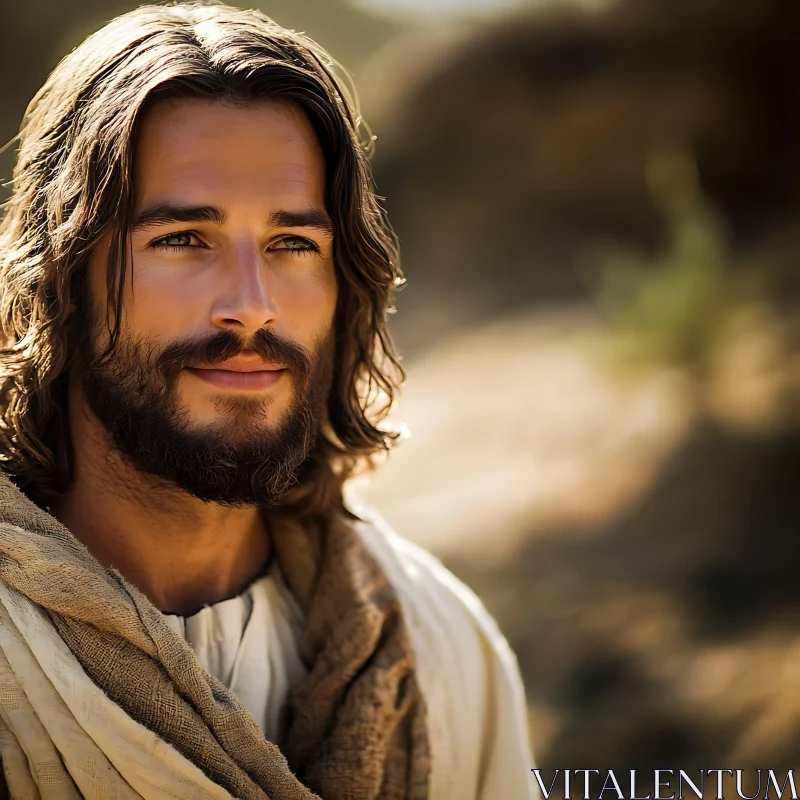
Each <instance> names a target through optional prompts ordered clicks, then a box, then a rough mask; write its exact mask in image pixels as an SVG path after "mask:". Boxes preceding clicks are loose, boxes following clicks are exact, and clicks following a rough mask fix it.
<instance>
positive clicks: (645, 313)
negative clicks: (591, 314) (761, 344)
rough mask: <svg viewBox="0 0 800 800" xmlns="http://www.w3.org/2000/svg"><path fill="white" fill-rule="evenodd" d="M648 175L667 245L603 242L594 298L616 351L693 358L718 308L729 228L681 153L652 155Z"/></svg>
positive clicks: (661, 358)
mask: <svg viewBox="0 0 800 800" xmlns="http://www.w3.org/2000/svg"><path fill="white" fill-rule="evenodd" d="M647 177H648V184H649V186H650V191H651V194H652V196H653V199H654V201H655V202H656V204H657V205H658V207H659V209H660V210H661V211H662V213H663V214H664V216H665V219H666V220H667V223H668V226H669V242H668V245H667V247H666V248H665V250H664V251H662V252H660V253H658V254H657V255H655V256H650V255H648V254H647V253H645V252H643V251H638V250H633V249H630V248H627V249H626V248H622V247H611V248H608V249H607V250H606V251H605V253H604V255H603V256H602V258H601V286H600V291H599V293H598V297H597V299H598V302H599V304H600V306H601V308H602V309H603V311H604V312H605V313H606V315H607V316H608V318H609V319H610V321H611V322H612V324H613V325H614V328H615V331H614V335H613V347H614V353H615V355H616V356H618V357H619V358H621V359H623V360H624V361H626V362H628V361H634V362H637V363H639V362H642V361H644V362H655V363H664V362H672V363H676V362H677V363H682V364H690V365H697V364H698V363H699V362H701V361H702V360H703V357H704V355H705V352H706V348H707V344H708V342H709V338H710V334H711V332H712V331H713V329H714V327H715V324H716V323H717V321H718V318H719V312H720V310H721V305H722V293H723V287H724V279H725V265H726V262H727V260H728V239H727V234H726V231H725V228H724V225H723V224H722V221H721V220H720V218H719V216H718V214H717V213H716V212H715V211H714V209H713V208H711V207H710V205H709V204H708V202H707V201H706V200H705V198H704V197H703V196H702V193H701V192H700V190H699V186H698V181H697V175H696V170H695V168H694V164H693V163H692V162H691V161H690V160H689V159H687V158H686V157H685V156H683V155H682V154H680V153H675V152H671V153H664V154H659V155H657V156H655V157H653V158H652V159H651V162H650V164H649V165H648V175H647Z"/></svg>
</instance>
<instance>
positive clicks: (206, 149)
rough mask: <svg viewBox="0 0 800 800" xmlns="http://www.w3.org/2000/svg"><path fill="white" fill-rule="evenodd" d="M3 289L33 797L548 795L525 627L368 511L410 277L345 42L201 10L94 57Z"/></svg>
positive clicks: (4, 616)
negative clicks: (517, 628)
mask: <svg viewBox="0 0 800 800" xmlns="http://www.w3.org/2000/svg"><path fill="white" fill-rule="evenodd" d="M0 271H1V273H2V275H1V279H2V286H3V293H2V296H1V297H0V325H1V326H2V333H3V339H4V349H3V351H2V356H1V358H0V363H1V364H2V372H1V373H0V381H1V383H0V396H2V404H0V408H2V414H1V415H0V437H2V438H1V442H2V459H3V461H2V467H3V473H4V477H2V479H0V689H1V690H0V757H2V764H3V775H4V779H5V783H6V788H5V791H6V792H7V794H8V795H9V796H10V797H12V798H15V797H19V798H22V797H42V798H51V797H52V798H62V797H64V798H67V797H69V798H75V797H91V798H106V797H120V798H133V797H145V798H166V797H187V798H188V797H191V798H201V797H202V798H231V797H237V798H266V797H269V798H273V800H295V798H297V799H300V798H305V799H308V798H313V797H318V796H319V797H323V798H325V800H337V799H338V798H341V800H361V799H362V798H363V799H364V800H366V799H367V798H436V799H437V800H444V799H446V798H452V799H453V800H466V799H467V798H483V799H485V800H500V799H501V798H502V800H515V799H516V798H523V797H528V796H530V792H531V790H530V785H531V784H530V768H531V766H532V765H531V763H530V759H529V756H528V750H527V738H526V726H525V722H524V698H523V693H522V689H521V684H520V681H519V676H518V672H517V668H516V664H515V661H514V658H513V655H512V654H511V653H510V651H509V650H508V647H507V645H506V643H505V641H504V640H503V638H502V636H501V635H500V634H499V632H498V631H497V629H496V627H495V626H494V623H493V622H492V620H491V619H490V618H488V616H487V615H486V613H485V611H484V610H483V609H482V607H481V606H480V604H479V602H478V601H477V600H476V598H475V597H474V596H473V595H472V594H470V593H469V592H468V590H467V589H465V588H464V587H463V586H462V585H461V584H459V583H458V582H457V581H456V580H455V579H454V578H453V577H452V576H451V575H450V574H449V573H447V572H446V571H445V570H444V569H443V568H442V567H441V565H439V564H438V562H436V561H435V560H434V559H432V558H431V557H430V556H428V555H427V554H425V553H424V552H421V551H420V550H419V549H418V548H415V547H413V546H412V545H410V544H408V543H407V542H405V541H404V540H402V539H400V538H399V537H397V536H396V535H395V534H394V533H393V532H391V531H389V530H387V529H386V526H385V525H384V524H383V523H382V522H380V520H379V519H378V518H377V517H376V516H375V515H374V514H373V513H372V512H370V511H369V510H366V509H348V508H346V507H345V504H344V502H343V499H342V485H343V483H344V481H345V480H346V479H347V478H349V477H350V476H351V475H353V474H354V472H356V471H357V470H359V469H361V468H364V467H368V466H370V464H371V463H372V460H373V458H374V456H375V455H376V454H378V453H380V452H381V451H386V450H388V449H389V448H390V446H391V445H392V443H393V441H394V438H395V436H394V435H393V434H392V433H391V432H390V431H387V430H385V429H383V428H381V427H380V423H381V422H382V421H383V420H384V419H385V416H386V414H387V412H388V409H389V407H390V405H391V401H392V399H393V396H394V393H395V390H396V388H397V385H398V383H399V379H400V378H401V377H402V374H401V372H400V370H399V366H398V364H397V359H396V356H395V354H394V351H393V348H392V344H391V341H390V339H389V336H388V334H387V330H386V327H385V318H386V312H387V309H388V306H389V303H390V302H391V293H392V290H393V288H394V287H395V285H396V284H397V283H398V281H399V279H400V273H399V269H398V266H397V254H396V252H395V247H394V241H393V239H392V236H391V234H390V231H389V228H388V227H387V226H386V224H385V223H384V220H383V217H382V213H381V212H380V210H379V208H378V206H377V204H376V200H375V197H374V195H373V193H372V189H371V185H370V177H369V167H368V161H367V155H366V148H365V146H364V144H363V143H362V142H361V141H360V139H359V121H358V116H357V110H356V108H355V106H354V104H353V102H352V100H351V99H350V95H349V93H348V92H347V90H346V88H345V87H344V86H343V85H342V84H341V83H340V81H339V80H338V79H337V78H336V76H335V73H334V71H333V67H332V63H331V61H330V59H329V57H328V56H327V54H326V53H325V52H324V51H323V50H322V49H321V48H319V47H318V46H317V45H315V44H314V43H312V42H310V41H309V40H308V39H306V38H304V37H303V36H300V35H298V34H295V33H293V32H289V31H286V30H284V29H282V28H280V27H279V26H277V25H276V24H275V23H273V22H271V21H270V20H269V19H267V18H266V17H264V16H262V15H261V14H259V13H257V12H245V11H239V10H236V9H232V8H229V7H226V6H202V5H196V4H188V5H176V6H170V7H158V6H150V7H144V8H141V9H139V10H138V11H135V12H133V13H131V14H127V15H125V16H123V17H120V18H119V19H117V20H115V21H113V22H111V23H110V24H109V25H107V26H106V27H105V28H103V29H102V30H101V31H99V32H98V33H96V34H94V35H93V36H91V37H89V39H87V40H86V41H85V42H84V43H83V44H82V45H81V46H80V47H78V48H77V49H76V50H75V51H74V52H73V53H71V54H70V55H69V56H68V57H67V58H66V59H64V61H63V62H62V63H61V64H60V65H59V66H58V67H57V68H56V70H55V71H54V72H53V74H52V75H51V76H50V78H49V79H48V81H47V83H46V84H45V86H44V87H43V89H42V90H41V91H40V93H39V94H38V95H37V96H36V98H35V99H34V101H33V103H32V104H31V106H30V108H29V109H28V112H27V114H26V117H25V120H24V122H23V126H22V129H21V133H20V146H19V156H18V163H17V167H16V170H15V174H14V184H13V197H12V199H11V201H10V203H9V205H8V207H7V210H6V214H5V217H4V220H3V223H2V228H1V229H0Z"/></svg>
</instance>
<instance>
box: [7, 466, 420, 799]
mask: <svg viewBox="0 0 800 800" xmlns="http://www.w3.org/2000/svg"><path fill="white" fill-rule="evenodd" d="M273 542H274V547H275V554H276V557H277V558H278V559H279V563H280V566H281V569H282V571H283V574H284V575H285V577H286V581H287V583H288V585H289V587H290V588H291V590H292V592H293V593H294V595H295V597H296V598H297V600H298V602H299V603H300V605H301V607H302V608H303V610H304V612H305V614H306V618H307V626H306V629H305V631H304V633H303V636H302V638H301V642H300V652H301V657H302V658H303V660H304V661H305V663H306V665H307V666H308V668H309V675H308V677H307V678H306V679H305V680H304V681H302V683H300V684H299V685H297V686H296V687H294V689H293V690H292V693H291V696H290V701H289V709H290V712H289V713H290V723H289V730H288V734H287V738H286V742H285V743H283V750H282V751H281V749H279V747H278V746H277V745H275V744H273V743H271V742H268V741H266V740H265V739H264V737H263V735H262V734H261V732H260V730H259V728H258V726H257V725H256V723H255V721H254V720H253V719H252V717H251V716H250V714H249V713H248V712H247V710H246V709H245V708H244V706H243V705H242V704H241V703H240V702H239V701H238V700H237V698H236V697H234V696H233V695H232V694H231V693H230V692H229V691H228V690H227V689H226V687H225V686H224V685H223V684H222V683H221V682H219V681H218V680H217V679H216V678H214V677H212V676H210V675H208V674H207V673H206V672H205V670H203V668H202V667H201V666H200V664H199V663H198V662H197V659H196V658H195V656H194V653H193V651H192V650H191V648H190V647H189V646H188V645H187V644H186V642H185V641H184V640H183V639H181V637H179V636H177V635H176V634H174V633H173V632H172V630H170V628H169V626H168V625H167V624H166V622H165V621H164V619H163V618H162V616H161V614H160V612H159V611H158V610H157V609H156V608H155V607H154V606H153V605H152V604H151V603H150V602H149V601H148V600H147V598H146V597H145V596H144V595H143V594H142V593H141V592H140V591H139V590H138V589H136V587H135V586H133V585H131V584H129V583H128V582H127V581H125V579H124V578H123V577H122V576H121V575H120V574H119V573H118V572H117V571H115V570H105V569H103V567H102V566H101V565H100V564H99V563H98V562H97V561H96V560H95V559H94V558H93V557H92V556H91V555H90V554H89V552H88V551H87V550H86V548H85V547H84V546H83V545H82V544H81V543H80V542H78V540H77V539H75V537H74V536H72V535H71V534H70V533H69V531H68V530H67V529H66V528H64V526H62V525H61V524H60V523H59V522H58V521H57V520H56V519H55V518H54V517H52V516H51V515H49V514H47V513H46V512H45V511H43V510H42V509H40V508H39V507H38V506H36V505H35V504H34V503H32V502H31V501H30V500H29V499H28V498H26V497H25V495H23V494H22V493H21V492H20V491H19V490H18V489H17V488H16V487H15V486H14V485H13V484H12V483H11V482H10V481H8V479H6V478H5V477H2V476H0V754H1V755H2V757H3V760H4V765H3V767H4V769H5V772H6V775H7V776H15V775H16V774H17V773H16V772H15V770H18V771H19V780H17V781H16V786H17V787H18V790H19V793H20V794H24V795H26V796H30V797H39V796H41V797H43V798H45V797H48V796H51V797H78V798H79V797H86V796H88V794H89V793H87V792H86V791H85V789H84V788H81V787H80V785H77V786H76V785H75V784H73V785H72V786H71V787H70V791H69V792H66V791H65V792H62V793H60V794H59V793H50V794H49V795H48V792H47V791H46V789H47V786H49V785H51V784H53V785H54V783H55V782H57V780H62V781H63V780H69V781H70V782H72V778H75V775H74V774H72V773H73V772H74V770H69V771H65V770H64V766H63V765H64V764H65V763H66V764H68V763H69V759H68V758H67V759H65V758H64V753H57V754H56V753H55V752H54V751H55V750H57V749H58V748H57V743H56V742H55V740H54V735H53V734H52V732H51V731H49V730H48V724H47V723H48V703H52V704H53V705H55V704H56V703H61V704H64V703H65V702H66V703H67V704H69V702H70V701H71V702H73V703H74V702H75V701H74V699H72V698H71V697H67V695H68V694H69V693H70V692H76V691H77V690H76V688H75V687H76V686H77V684H78V683H79V681H80V680H81V679H83V680H85V681H86V682H87V684H89V686H90V688H91V690H92V691H96V692H97V694H98V695H99V691H98V689H99V690H101V691H102V692H103V693H104V695H105V696H107V697H108V698H110V700H111V701H113V703H109V704H108V705H109V706H110V707H111V708H110V710H109V712H108V713H109V715H110V716H108V719H118V725H119V726H121V727H120V729H119V730H112V732H111V734H109V736H112V737H113V736H116V737H117V738H119V737H120V736H121V731H122V729H123V728H125V726H135V727H136V729H137V731H141V732H143V733H145V734H147V735H148V736H150V737H151V741H150V743H149V744H147V745H146V746H145V747H140V750H141V751H142V752H137V753H136V758H137V759H138V761H137V763H141V764H142V768H143V769H147V770H155V771H156V772H158V770H159V764H160V763H161V762H163V761H164V759H165V758H167V755H165V754H171V755H174V756H175V758H179V759H181V760H182V761H184V762H188V767H187V768H189V769H194V768H195V767H196V768H198V770H199V771H197V770H196V771H197V774H198V776H199V778H198V780H199V781H201V782H202V781H205V782H206V783H208V784H209V785H210V786H211V787H212V789H213V788H214V787H221V790H220V793H219V794H213V793H207V794H205V795H204V794H203V792H201V791H200V789H199V788H198V789H197V792H196V794H193V795H192V796H193V797H194V796H197V797H199V796H208V797H211V796H214V797H228V796H232V797H237V798H247V799H248V800H249V799H250V798H262V799H263V798H271V799H272V800H311V798H315V797H318V796H320V797H322V798H324V799H325V800H373V799H375V800H377V799H378V798H380V800H400V799H401V798H402V799H404V800H405V799H407V800H423V798H426V797H427V794H428V776H429V771H430V759H429V755H428V739H427V730H426V719H425V709H424V702H423V698H422V696H421V694H420V690H419V687H418V684H417V678H416V674H415V668H414V656H413V650H412V646H411V643H410V638H409V635H408V631H407V629H406V624H405V621H404V618H403V614H402V610H401V606H400V602H399V599H398V597H397V596H396V593H395V591H394V589H393V588H392V586H391V585H390V584H389V582H388V580H387V578H386V575H385V574H384V572H383V570H382V568H381V567H380V566H379V564H378V562H377V561H376V560H375V558H374V557H373V556H372V555H371V554H370V553H369V552H368V550H367V549H366V547H365V545H364V543H363V541H362V540H361V538H360V536H359V534H358V532H357V531H356V530H355V528H354V527H353V526H352V525H351V524H350V523H349V522H348V521H346V520H345V519H343V518H340V517H337V518H335V519H333V520H331V521H329V522H327V523H326V524H325V525H322V524H319V525H310V524H308V525H303V526H301V525H300V524H299V523H298V522H297V521H295V520H292V519H289V518H286V519H279V520H277V521H276V524H275V525H274V528H273ZM36 630H39V631H43V630H44V631H45V633H46V631H47V630H49V631H51V633H50V636H51V645H50V647H49V649H50V650H51V651H53V652H52V653H47V652H45V653H44V654H43V655H42V651H43V648H42V644H41V642H42V636H35V635H34V633H32V631H36ZM26 637H27V640H26ZM37 648H38V651H37ZM61 651H63V653H62V652H61ZM73 657H74V659H77V662H78V663H79V665H80V668H82V669H81V670H79V671H80V675H77V676H69V675H68V676H67V679H66V680H65V681H64V682H63V686H62V684H61V683H60V682H59V681H58V680H54V678H53V677H52V674H49V673H48V674H47V675H45V674H44V673H45V672H46V670H44V671H43V669H42V665H43V664H44V661H45V660H47V661H48V663H49V662H51V661H52V662H53V663H57V664H58V663H61V664H62V666H63V663H62V662H65V660H67V659H73ZM59 659H60V661H59ZM74 659H73V661H74ZM53 669H54V673H53V674H62V673H63V669H62V671H61V673H59V671H58V670H57V669H55V668H53ZM40 672H41V673H42V674H39V673H40ZM87 676H88V679H87ZM89 679H90V680H89ZM100 697H103V696H102V695H100ZM103 699H105V698H103ZM112 712H113V713H112ZM113 714H117V715H118V717H113ZM76 725H77V723H76ZM86 727H87V726H86V725H84V726H83V729H82V730H81V731H80V733H81V735H83V736H86V735H89V736H91V732H90V731H88V730H86ZM106 727H108V725H107V726H106ZM111 727H112V728H113V727H114V725H112V726H111ZM125 730H127V728H125ZM102 741H106V739H103V738H102V737H101V736H100V735H99V734H98V735H97V736H96V741H95V742H94V743H93V746H95V745H96V746H97V747H99V748H100V750H102V747H103V746H102V744H101V742H102ZM131 747H133V745H131ZM109 749H111V746H110V745H109ZM175 751H177V753H176V752H175ZM115 752H116V751H115ZM55 755H58V756H59V757H58V758H56V757H55ZM106 755H107V756H108V765H109V766H108V768H109V769H110V770H112V771H114V772H115V774H116V770H115V765H114V757H113V756H111V755H109V754H106ZM171 755H170V757H171ZM59 764H60V765H61V767H60V769H61V770H62V772H64V775H60V776H54V775H53V774H51V773H52V772H53V770H54V769H55V770H56V771H58V765H59ZM37 765H38V767H37ZM53 765H56V766H55V767H54V766H53ZM97 769H98V768H95V771H97ZM169 769H170V770H172V771H174V768H173V767H170V768H169ZM164 771H165V775H164V776H163V779H164V782H165V783H164V785H165V786H166V785H167V783H168V782H169V779H170V776H169V775H167V774H166V772H167V770H166V769H165V770H164ZM23 772H25V774H24V775H23ZM70 776H71V777H70ZM148 776H149V783H148V785H155V784H156V783H158V781H157V780H156V778H158V776H157V775H156V776H155V777H154V776H153V775H150V773H148ZM101 779H102V780H105V778H103V777H102V776H99V775H98V777H97V781H98V782H99V781H101ZM159 779H160V778H159ZM86 781H87V778H86V775H85V770H84V773H81V780H80V781H78V780H77V779H76V780H75V783H76V784H81V783H83V784H84V787H85V786H86ZM48 782H50V783H48ZM119 783H120V784H121V785H122V788H121V789H119V790H115V794H116V796H119V797H140V796H142V795H141V794H139V793H138V792H137V791H136V790H135V789H134V788H132V787H130V781H129V780H126V779H124V777H123V778H122V779H121V780H120V781H119ZM0 784H2V773H0ZM13 784H14V781H13V780H9V786H10V787H11V790H12V792H11V793H12V797H15V790H14V786H13ZM89 785H91V780H89ZM98 785H99V784H98ZM197 785H198V786H199V785H200V783H198V784H197ZM26 787H28V788H26ZM123 789H124V791H123ZM223 790H224V791H223ZM2 794H3V787H2V786H0V796H2ZM96 796H101V795H96ZM150 796H164V797H167V796H181V795H180V793H177V794H176V793H174V792H172V793H170V792H168V791H166V790H165V792H164V794H163V795H159V794H158V793H156V794H155V795H153V794H151V795H150ZM185 796H188V795H185Z"/></svg>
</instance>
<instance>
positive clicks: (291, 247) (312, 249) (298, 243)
mask: <svg viewBox="0 0 800 800" xmlns="http://www.w3.org/2000/svg"><path fill="white" fill-rule="evenodd" d="M269 249H270V250H273V251H275V250H284V251H287V252H289V253H318V252H319V247H318V246H317V245H316V244H315V243H314V242H312V241H310V240H309V239H303V237H302V236H284V237H283V239H280V240H279V241H277V242H275V244H274V245H272V246H271V247H270V248H269Z"/></svg>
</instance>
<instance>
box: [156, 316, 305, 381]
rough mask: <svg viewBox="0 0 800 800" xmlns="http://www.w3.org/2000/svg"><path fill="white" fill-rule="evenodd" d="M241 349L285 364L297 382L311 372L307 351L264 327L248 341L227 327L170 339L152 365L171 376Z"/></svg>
mask: <svg viewBox="0 0 800 800" xmlns="http://www.w3.org/2000/svg"><path fill="white" fill-rule="evenodd" d="M245 351H247V353H248V354H253V353H255V354H256V355H258V356H260V357H261V358H263V359H264V360H265V361H273V362H279V363H281V364H285V365H286V367H287V368H288V369H289V370H291V371H292V372H293V373H295V376H296V378H299V379H300V381H301V382H303V381H304V380H306V379H307V378H308V376H309V375H310V373H311V364H312V359H311V356H310V354H309V353H308V351H307V350H306V349H305V348H304V347H301V346H300V345H299V344H296V343H295V342H290V341H288V340H286V339H282V338H281V337H280V336H278V335H277V334H276V333H274V332H273V331H272V330H270V329H268V328H260V329H259V330H258V331H257V332H256V333H255V334H254V335H253V337H252V338H251V339H250V341H248V342H245V341H244V340H243V339H242V338H241V337H240V336H239V335H238V334H236V333H235V332H234V331H231V330H220V331H218V332H217V333H215V334H214V335H212V336H208V337H204V338H202V339H197V338H192V339H182V340H178V341H176V342H172V343H171V344H170V345H168V346H167V347H165V348H164V350H163V351H162V352H161V353H160V354H159V355H158V356H157V357H156V360H155V366H156V368H157V369H158V370H159V371H161V372H162V374H164V375H165V376H166V377H167V378H168V379H175V378H177V376H178V374H179V373H180V371H181V370H182V369H184V368H186V367H190V366H196V365H198V364H203V365H204V366H206V365H207V366H213V365H214V364H219V363H221V362H223V361H226V360H227V359H229V358H233V357H234V356H237V355H239V354H240V353H242V352H245Z"/></svg>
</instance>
